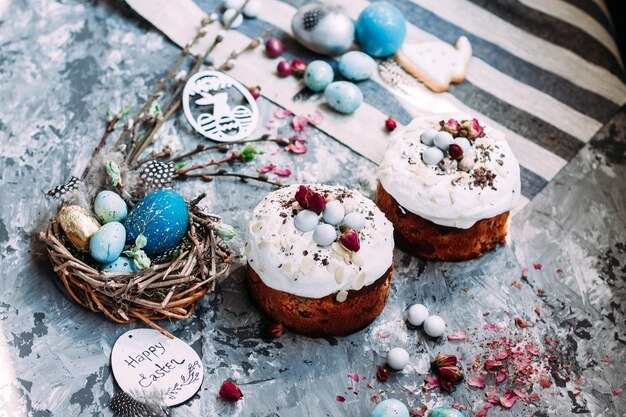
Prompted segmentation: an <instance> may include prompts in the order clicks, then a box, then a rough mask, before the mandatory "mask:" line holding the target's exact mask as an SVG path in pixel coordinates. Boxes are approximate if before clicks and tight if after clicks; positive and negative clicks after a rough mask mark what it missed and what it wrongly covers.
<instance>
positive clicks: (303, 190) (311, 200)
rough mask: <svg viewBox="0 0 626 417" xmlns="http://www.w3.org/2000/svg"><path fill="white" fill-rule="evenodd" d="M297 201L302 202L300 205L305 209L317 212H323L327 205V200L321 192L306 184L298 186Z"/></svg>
mask: <svg viewBox="0 0 626 417" xmlns="http://www.w3.org/2000/svg"><path fill="white" fill-rule="evenodd" d="M296 201H297V202H298V204H300V207H302V208H304V209H309V210H313V211H314V212H316V213H318V214H319V213H321V212H322V210H324V207H326V201H325V200H324V197H322V195H321V194H320V193H316V192H315V191H313V190H311V189H310V188H308V187H305V186H304V185H301V186H300V188H298V192H297V193H296Z"/></svg>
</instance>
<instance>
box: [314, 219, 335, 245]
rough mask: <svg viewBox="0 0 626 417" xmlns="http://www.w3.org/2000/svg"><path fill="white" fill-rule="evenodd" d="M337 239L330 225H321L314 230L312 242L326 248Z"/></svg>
mask: <svg viewBox="0 0 626 417" xmlns="http://www.w3.org/2000/svg"><path fill="white" fill-rule="evenodd" d="M336 239H337V230H335V228H334V227H333V226H331V225H330V224H326V223H322V224H320V225H319V226H317V227H316V228H315V231H314V232H313V240H314V241H315V243H317V244H318V245H319V246H328V245H330V244H331V243H333V242H334V241H335V240H336Z"/></svg>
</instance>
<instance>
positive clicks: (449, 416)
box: [428, 405, 465, 417]
mask: <svg viewBox="0 0 626 417" xmlns="http://www.w3.org/2000/svg"><path fill="white" fill-rule="evenodd" d="M428 417H465V415H463V413H461V412H460V411H459V410H457V409H456V408H452V407H448V406H447V405H444V406H442V407H436V408H433V409H432V410H431V411H430V412H429V413H428Z"/></svg>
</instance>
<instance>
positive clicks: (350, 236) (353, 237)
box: [339, 229, 361, 252]
mask: <svg viewBox="0 0 626 417" xmlns="http://www.w3.org/2000/svg"><path fill="white" fill-rule="evenodd" d="M339 243H340V244H341V246H343V247H344V248H346V249H347V250H349V251H352V252H358V251H359V249H361V239H360V238H359V233H358V232H357V231H356V230H352V229H349V230H346V231H345V232H343V233H342V234H341V236H340V237H339Z"/></svg>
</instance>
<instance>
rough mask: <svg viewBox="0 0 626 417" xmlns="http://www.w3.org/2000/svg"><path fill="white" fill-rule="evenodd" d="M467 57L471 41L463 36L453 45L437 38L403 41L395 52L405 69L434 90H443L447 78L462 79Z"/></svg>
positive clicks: (457, 80) (448, 80) (447, 85)
mask: <svg viewBox="0 0 626 417" xmlns="http://www.w3.org/2000/svg"><path fill="white" fill-rule="evenodd" d="M471 57H472V45H470V42H469V40H468V39H467V38H466V37H465V36H461V37H460V38H459V39H458V40H457V41H456V45H455V46H452V45H448V44H447V43H444V42H440V41H432V42H421V43H405V44H404V45H403V46H402V48H401V49H400V50H399V51H398V52H397V54H396V60H397V61H398V63H399V64H400V65H401V66H402V68H404V70H405V71H407V72H408V73H410V74H412V75H413V76H414V77H416V78H418V79H419V80H420V81H422V82H423V83H424V84H426V85H427V86H428V88H430V89H431V90H433V91H435V92H437V93H440V92H443V91H446V90H447V89H448V87H450V82H454V83H460V82H462V81H463V80H465V74H466V72H467V65H468V64H469V60H470V58H471Z"/></svg>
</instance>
